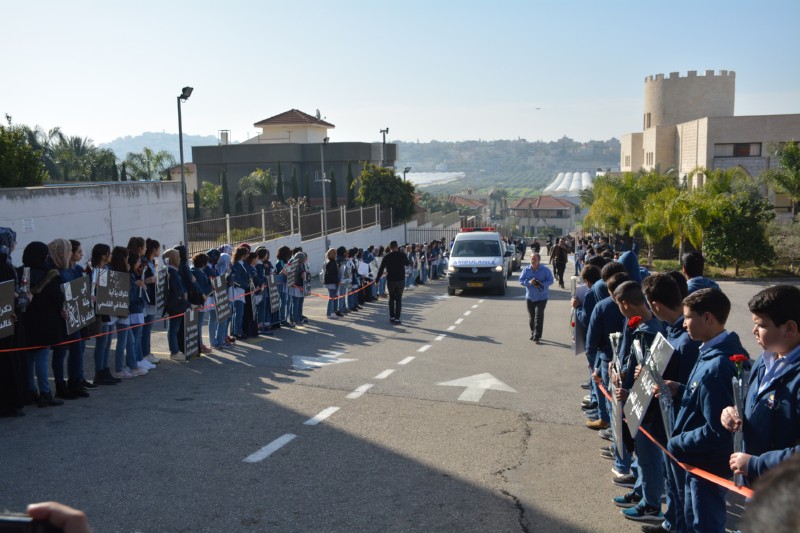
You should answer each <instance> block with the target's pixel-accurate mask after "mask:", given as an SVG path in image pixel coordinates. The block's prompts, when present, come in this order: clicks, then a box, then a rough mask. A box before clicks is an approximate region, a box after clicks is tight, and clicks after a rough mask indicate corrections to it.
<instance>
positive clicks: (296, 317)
mask: <svg viewBox="0 0 800 533" xmlns="http://www.w3.org/2000/svg"><path fill="white" fill-rule="evenodd" d="M303 300H305V298H304V297H303V296H292V320H293V321H294V323H295V324H302V323H303Z"/></svg>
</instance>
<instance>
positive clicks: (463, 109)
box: [0, 0, 800, 143]
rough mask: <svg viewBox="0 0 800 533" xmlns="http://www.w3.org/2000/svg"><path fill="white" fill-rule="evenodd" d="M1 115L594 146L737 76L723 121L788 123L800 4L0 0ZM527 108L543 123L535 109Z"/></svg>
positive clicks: (55, 122) (68, 129)
mask: <svg viewBox="0 0 800 533" xmlns="http://www.w3.org/2000/svg"><path fill="white" fill-rule="evenodd" d="M0 13H2V20H3V30H2V41H0V47H1V49H2V53H1V54H0V58H2V61H0V69H1V70H0V113H8V114H10V115H11V116H12V117H13V121H14V122H15V123H17V124H27V125H31V126H33V125H40V126H42V127H44V128H46V129H47V128H52V127H54V126H60V127H61V128H62V130H63V131H64V132H65V133H67V134H69V135H80V136H85V137H90V138H91V139H93V140H94V141H95V142H96V143H102V142H108V141H111V140H113V139H115V138H117V137H120V136H125V135H138V134H140V133H142V132H145V131H156V132H160V131H165V132H171V133H176V132H177V130H178V125H177V109H176V97H177V95H178V94H179V93H180V90H181V87H183V86H184V85H191V86H193V87H194V89H195V90H194V94H193V95H192V97H191V99H190V100H189V101H188V102H187V103H186V104H184V106H183V126H184V132H186V133H190V134H196V135H216V134H217V131H218V130H221V129H227V130H230V131H231V136H232V139H233V140H234V141H242V140H244V139H246V138H247V137H248V136H252V135H254V134H255V133H256V131H257V130H256V129H255V128H254V127H253V123H254V122H257V121H260V120H262V119H264V118H267V117H270V116H272V115H276V114H278V113H282V112H284V111H287V110H289V109H291V108H296V109H300V110H302V111H305V112H307V113H310V114H314V112H315V110H316V109H319V110H320V111H321V113H322V115H323V117H326V119H327V121H328V122H331V123H333V124H335V125H336V129H334V130H331V131H330V132H329V133H330V136H331V141H333V142H341V141H367V142H369V141H377V140H379V139H380V137H381V136H380V134H379V133H378V130H380V129H382V128H385V127H389V128H390V134H389V138H390V139H391V140H402V141H415V140H417V139H418V140H420V141H429V140H431V139H436V140H440V141H445V140H447V141H451V140H466V139H514V138H517V137H523V138H526V139H528V140H537V139H542V140H546V141H549V140H553V139H557V138H559V137H561V136H563V135H567V136H569V137H572V138H574V139H577V140H581V141H585V140H590V139H606V138H610V137H619V136H620V135H622V134H624V133H628V132H632V131H637V130H639V129H641V112H642V100H643V90H644V89H643V80H644V78H645V76H647V75H650V74H657V73H669V72H671V71H680V72H681V74H685V73H686V71H687V70H697V71H700V72H703V71H704V70H706V69H715V70H720V69H726V70H734V71H736V114H737V115H748V114H783V113H800V68H799V66H798V58H797V52H798V50H800V31H798V30H797V28H798V24H800V1H798V0H759V1H749V2H744V1H736V0H726V1H697V0H693V1H684V0H680V1H672V2H650V1H642V0H637V1H627V0H626V1H621V0H620V1H617V0H610V1H607V2H597V1H596V0H591V1H566V0H563V1H562V0H549V1H534V0H527V1H522V0H520V1H512V0H491V1H489V0H487V1H480V2H478V1H464V0H459V1H455V0H450V1H445V0H421V1H417V0H402V1H398V2H382V1H379V0H364V1H348V0H338V1H335V2H331V1H313V2H312V1H304V0H290V1H286V0H282V1H279V2H278V1H273V0H261V1H245V0H241V1H237V0H227V1H219V0H217V1H214V2H210V1H205V0H200V1H197V0H193V1H191V2H188V1H187V2H166V1H163V0H160V1H150V0H139V1H137V2H118V1H108V0H104V1H88V0H73V1H71V2H64V1H63V0H60V1H52V0H44V1H41V0H40V1H38V2H22V1H14V0H0ZM537 108H540V109H537Z"/></svg>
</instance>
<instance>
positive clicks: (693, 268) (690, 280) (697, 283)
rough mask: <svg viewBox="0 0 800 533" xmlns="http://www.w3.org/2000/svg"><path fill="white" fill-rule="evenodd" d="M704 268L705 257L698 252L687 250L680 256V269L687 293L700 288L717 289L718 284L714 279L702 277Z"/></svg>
mask: <svg viewBox="0 0 800 533" xmlns="http://www.w3.org/2000/svg"><path fill="white" fill-rule="evenodd" d="M704 269H705V259H704V258H703V254H701V253H700V252H696V251H695V252H689V253H688V254H684V255H683V257H682V258H681V271H682V272H683V275H684V276H685V277H686V284H687V288H688V289H689V294H692V293H693V292H694V291H697V290H700V289H717V290H719V285H717V283H716V282H715V281H712V280H710V279H708V278H705V277H703V270H704Z"/></svg>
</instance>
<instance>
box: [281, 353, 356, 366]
mask: <svg viewBox="0 0 800 533" xmlns="http://www.w3.org/2000/svg"><path fill="white" fill-rule="evenodd" d="M340 355H344V352H328V353H326V354H323V355H321V356H319V357H304V356H302V355H295V356H294V357H292V368H294V369H295V370H308V369H311V368H318V367H321V366H325V365H334V364H336V363H349V362H351V361H358V359H347V358H346V357H342V358H340V357H339V356H340Z"/></svg>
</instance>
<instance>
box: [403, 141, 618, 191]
mask: <svg viewBox="0 0 800 533" xmlns="http://www.w3.org/2000/svg"><path fill="white" fill-rule="evenodd" d="M397 145H398V161H397V167H396V168H398V169H401V170H402V169H403V168H405V167H411V169H412V172H464V173H465V174H466V177H465V178H464V179H461V180H458V181H454V182H450V183H447V184H440V185H431V186H429V187H425V188H423V189H422V190H423V191H426V192H429V193H431V194H434V195H437V194H452V193H455V192H458V191H460V190H462V189H464V188H465V187H472V188H474V189H476V190H477V191H478V192H489V191H490V190H491V189H492V188H494V187H497V188H504V189H507V190H508V192H509V194H510V196H511V197H512V198H521V197H523V196H530V195H532V194H534V193H536V192H537V191H541V190H542V189H543V188H544V187H546V186H547V185H548V184H549V183H550V182H551V181H552V180H553V179H555V177H556V175H557V174H558V173H559V172H575V171H581V172H583V171H586V172H595V171H596V170H597V169H598V168H602V169H603V170H606V169H609V168H610V169H611V170H619V158H620V144H619V140H617V139H609V140H606V141H588V142H578V141H574V140H572V139H570V138H569V137H563V138H561V139H559V140H557V141H551V142H544V141H536V142H528V141H526V140H525V139H517V140H500V141H459V142H438V141H432V142H429V143H407V142H397Z"/></svg>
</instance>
